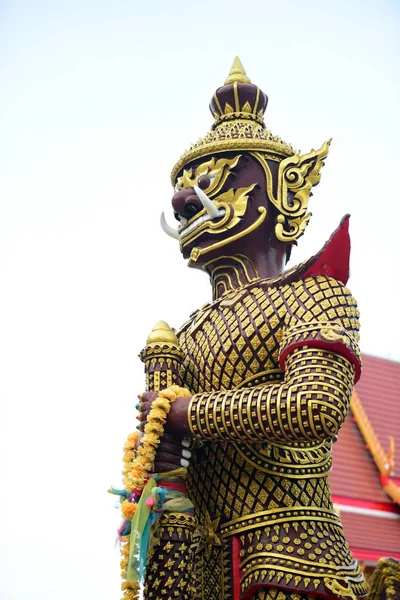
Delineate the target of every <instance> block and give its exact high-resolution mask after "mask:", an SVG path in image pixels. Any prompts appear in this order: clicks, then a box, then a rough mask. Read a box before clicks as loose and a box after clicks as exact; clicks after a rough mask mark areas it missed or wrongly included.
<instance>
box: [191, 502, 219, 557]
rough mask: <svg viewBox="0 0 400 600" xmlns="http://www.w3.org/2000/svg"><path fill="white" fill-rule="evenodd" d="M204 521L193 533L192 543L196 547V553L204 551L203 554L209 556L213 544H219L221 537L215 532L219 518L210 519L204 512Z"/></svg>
mask: <svg viewBox="0 0 400 600" xmlns="http://www.w3.org/2000/svg"><path fill="white" fill-rule="evenodd" d="M205 517H206V518H205V521H204V524H203V525H200V526H199V527H198V528H197V529H196V531H195V532H194V534H193V545H194V546H195V548H196V553H200V552H203V551H204V552H205V555H206V557H207V559H208V558H210V555H211V552H212V549H213V546H221V545H222V542H221V538H220V536H219V535H218V534H217V533H216V532H217V529H218V526H219V522H220V518H221V517H217V518H216V519H213V520H211V517H210V515H209V514H208V512H206V515H205Z"/></svg>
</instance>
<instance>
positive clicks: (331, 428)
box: [188, 345, 354, 442]
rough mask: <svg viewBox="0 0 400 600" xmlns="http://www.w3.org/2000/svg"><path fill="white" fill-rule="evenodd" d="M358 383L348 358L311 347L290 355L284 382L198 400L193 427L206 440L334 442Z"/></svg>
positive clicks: (194, 402)
mask: <svg viewBox="0 0 400 600" xmlns="http://www.w3.org/2000/svg"><path fill="white" fill-rule="evenodd" d="M353 383H354V366H353V365H352V364H351V363H350V362H349V361H348V360H347V359H345V358H343V357H342V356H340V355H339V354H336V353H333V352H329V351H327V350H320V349H318V348H311V347H308V346H306V345H305V346H303V347H299V348H296V349H295V350H294V351H293V353H291V354H290V355H289V356H288V357H287V360H286V370H285V379H284V381H283V382H282V383H277V384H272V385H268V386H265V387H254V388H250V389H249V388H247V389H243V390H242V389H239V390H234V391H223V392H211V393H205V394H196V395H195V396H193V397H192V398H191V401H190V404H189V407H188V425H189V429H190V432H191V435H192V436H193V437H194V438H199V439H206V440H243V441H262V440H270V441H280V442H283V441H284V440H287V441H299V442H302V441H308V440H316V439H317V440H318V439H319V440H323V439H325V438H331V437H333V436H334V435H336V434H337V433H338V431H339V429H340V427H341V425H342V423H343V421H344V418H345V416H346V414H347V411H348V407H349V402H350V396H351V390H352V387H353Z"/></svg>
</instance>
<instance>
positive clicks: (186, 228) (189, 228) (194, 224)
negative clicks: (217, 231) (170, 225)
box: [178, 208, 226, 242]
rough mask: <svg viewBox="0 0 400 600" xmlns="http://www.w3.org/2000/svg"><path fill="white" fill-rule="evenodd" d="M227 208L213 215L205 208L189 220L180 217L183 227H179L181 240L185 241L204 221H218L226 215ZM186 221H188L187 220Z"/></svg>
mask: <svg viewBox="0 0 400 600" xmlns="http://www.w3.org/2000/svg"><path fill="white" fill-rule="evenodd" d="M225 212H226V211H225V209H224V208H220V209H218V215H217V216H215V217H214V216H212V215H210V214H208V213H207V211H206V210H205V209H204V210H202V211H201V213H198V214H197V215H195V216H194V217H192V218H191V219H190V220H189V221H186V219H184V218H183V217H182V218H181V219H180V222H181V227H179V228H178V235H179V240H180V242H184V241H185V240H186V239H187V238H188V236H190V234H192V233H193V232H195V231H197V230H198V229H199V228H200V227H201V226H202V225H203V224H204V223H210V222H212V223H217V222H218V221H219V220H220V219H221V218H222V217H223V216H224V215H225ZM185 221H186V222H185Z"/></svg>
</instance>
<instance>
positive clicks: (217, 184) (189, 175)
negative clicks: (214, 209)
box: [175, 154, 241, 200]
mask: <svg viewBox="0 0 400 600" xmlns="http://www.w3.org/2000/svg"><path fill="white" fill-rule="evenodd" d="M240 158H241V154H238V155H237V156H235V157H234V158H231V159H229V158H219V159H216V158H215V157H212V158H211V159H210V160H206V161H204V162H202V163H201V164H200V165H198V166H197V167H196V168H189V169H184V171H183V174H182V176H181V177H178V179H177V182H176V185H175V191H176V192H179V191H180V190H183V189H185V188H187V187H190V186H194V185H196V184H197V180H198V178H199V177H201V176H202V175H208V177H209V178H210V181H211V184H210V186H209V187H208V188H207V196H208V197H209V198H210V199H211V200H212V199H213V198H214V197H215V196H217V195H218V194H219V192H220V191H221V189H222V187H223V186H224V184H225V182H226V180H227V179H228V177H229V175H231V173H232V171H233V169H234V168H235V167H236V165H237V164H238V162H239V159H240Z"/></svg>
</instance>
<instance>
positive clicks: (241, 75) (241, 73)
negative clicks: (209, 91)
mask: <svg viewBox="0 0 400 600" xmlns="http://www.w3.org/2000/svg"><path fill="white" fill-rule="evenodd" d="M235 81H237V82H239V83H251V81H250V79H249V78H248V77H247V75H246V71H245V70H244V67H243V65H242V61H241V60H240V58H239V57H238V56H235V58H234V59H233V63H232V66H231V70H230V71H229V76H228V77H227V78H226V79H225V82H224V85H229V84H230V83H234V82H235Z"/></svg>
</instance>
